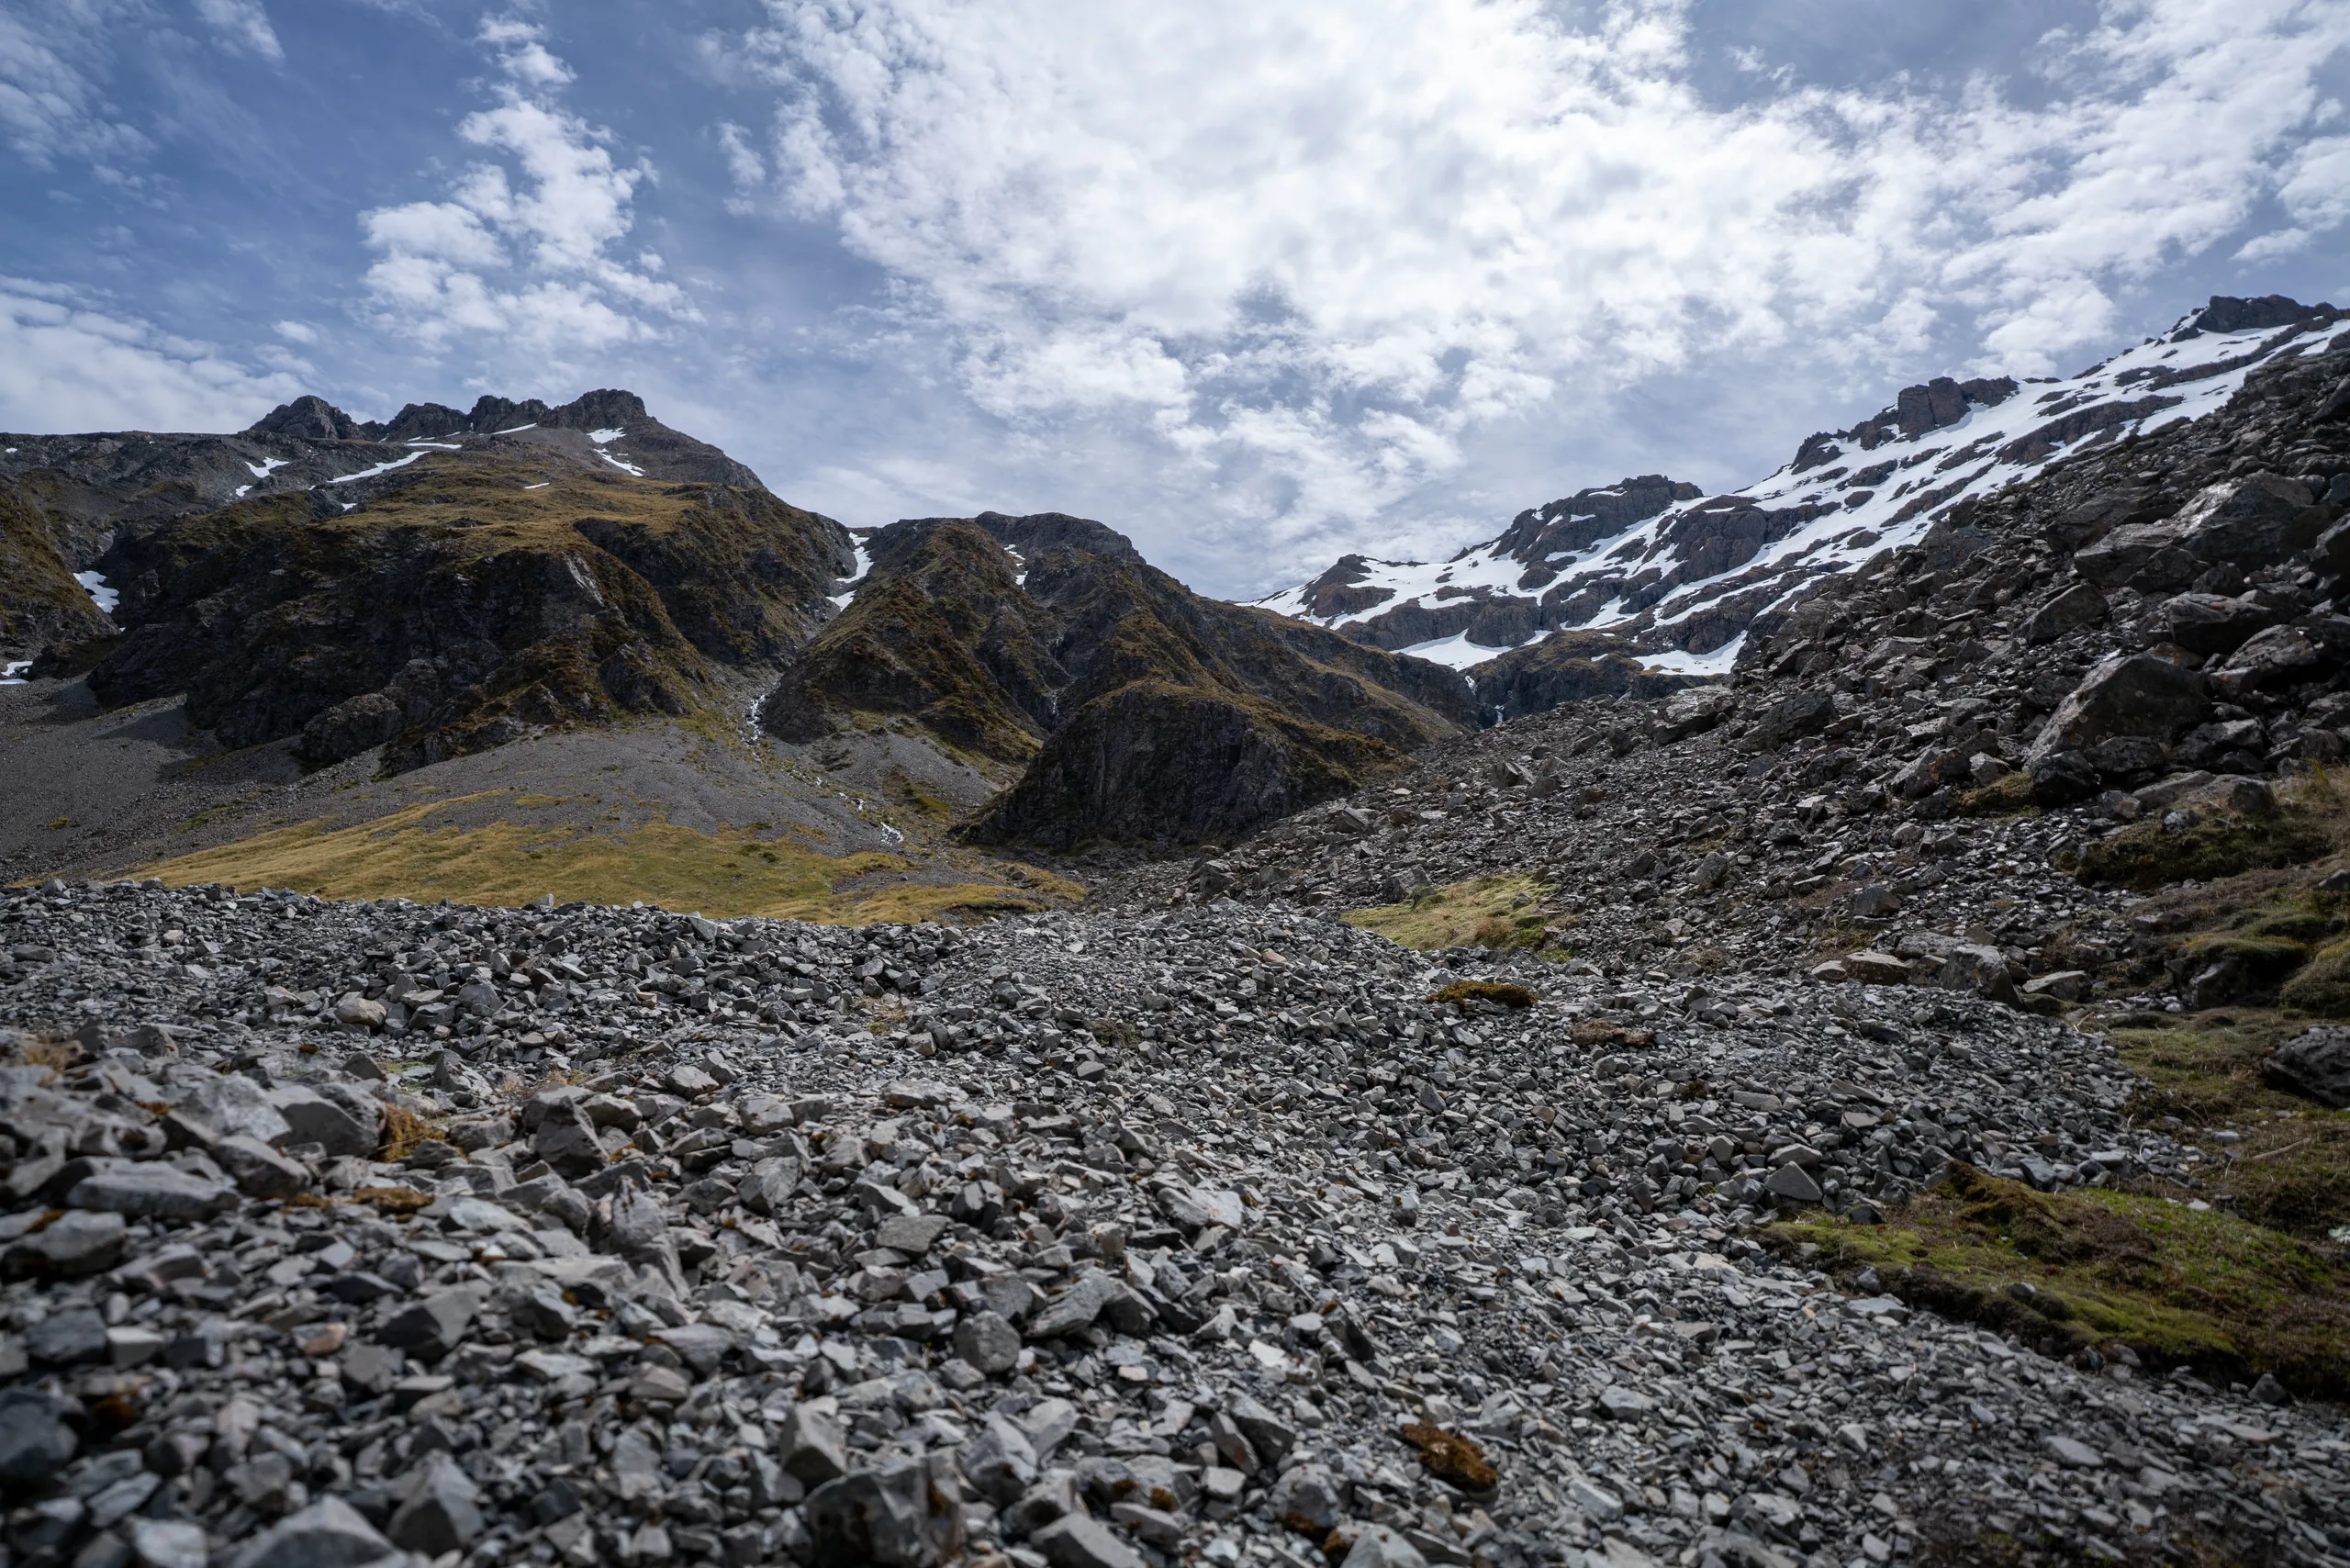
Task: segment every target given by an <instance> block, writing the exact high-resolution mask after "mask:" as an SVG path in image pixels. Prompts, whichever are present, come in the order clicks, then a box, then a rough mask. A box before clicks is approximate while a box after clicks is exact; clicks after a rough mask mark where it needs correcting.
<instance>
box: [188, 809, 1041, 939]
mask: <svg viewBox="0 0 2350 1568" xmlns="http://www.w3.org/2000/svg"><path fill="white" fill-rule="evenodd" d="M468 799H471V797H468ZM457 803H458V802H456V801H435V802H431V803H430V804H426V805H420V806H413V807H410V808H409V809H408V810H407V811H403V812H396V813H394V814H392V815H390V816H387V817H383V818H380V819H378V820H376V821H375V822H369V823H359V824H358V825H356V826H353V827H346V828H330V827H328V826H327V825H326V824H325V823H315V822H314V823H299V824H297V825H295V826H292V827H285V828H280V829H278V830H276V831H275V832H273V833H266V834H261V835H260V836H258V837H255V838H249V839H245V840H242V841H241V842H238V843H235V844H227V845H222V846H218V847H216V848H211V849H205V850H199V851H197V852H196V853H195V854H192V855H185V856H181V857H176V858H174V859H171V860H165V861H162V862H161V863H159V864H157V865H154V866H150V867H147V868H144V869H143V872H142V874H143V875H147V876H152V877H159V878H161V879H163V880H164V881H166V882H169V883H173V884H174V885H185V884H188V883H196V882H225V883H228V884H230V885H232V886H236V887H245V888H251V887H285V888H294V889H297V890H301V891H303V892H314V893H319V894H321V895H323V896H325V897H328V898H341V899H378V898H407V899H415V900H418V901H420V902H431V901H433V900H438V899H448V900H450V901H452V902H458V903H472V904H487V905H497V906H505V907H517V906H520V905H522V904H526V903H529V902H531V901H532V900H533V899H537V898H540V897H542V896H545V895H552V896H553V897H554V900H555V902H558V903H567V902H572V901H574V900H580V901H585V902H591V903H605V904H624V903H628V902H632V901H633V900H643V902H646V903H650V904H655V905H658V906H660V907H662V908H664V909H674V910H691V911H698V912H699V913H703V914H708V915H711V916H713V917H716V918H720V919H727V918H733V917H735V916H739V915H768V916H773V917H776V918H779V919H800V920H815V921H825V922H830V923H834V924H869V923H871V922H875V921H893V922H907V921H919V920H931V919H939V918H955V917H958V916H959V917H966V918H968V917H972V916H980V915H988V914H996V913H1024V912H1028V911H1033V910H1039V909H1047V908H1052V907H1054V906H1057V905H1060V904H1065V903H1069V902H1075V901H1076V900H1078V899H1080V898H1081V897H1082V896H1083V890H1082V889H1080V888H1079V887H1078V886H1077V885H1076V884H1075V883H1072V882H1069V881H1068V880H1066V879H1061V878H1057V877H1055V876H1053V875H1051V874H1050V873H1048V872H1044V871H1039V870H1036V869H1035V868H1031V867H1026V866H1022V865H1019V864H1018V863H1017V862H1013V861H990V860H985V859H982V858H980V857H975V856H963V857H953V858H951V859H942V860H937V861H932V862H928V863H918V862H916V861H914V860H912V859H910V858H908V857H904V856H899V855H884V854H876V853H866V854H858V855H846V856H826V855H818V854H815V853H812V852H811V851H810V850H808V849H806V848H803V847H801V846H799V845H797V844H794V843H792V842H790V841H789V840H786V839H760V838H756V837H754V836H752V835H750V834H743V833H727V834H701V833H696V832H694V831H692V830H691V829H688V828H683V827H677V826H674V825H672V824H669V823H648V824H647V825H645V826H643V827H641V828H638V829H635V830H634V831H632V832H628V833H620V834H596V833H591V832H588V831H587V830H586V829H583V828H579V827H576V826H570V825H558V826H539V825H532V824H528V823H512V822H492V823H485V824H483V825H482V826H479V827H474V828H461V827H456V826H447V825H439V824H436V823H433V822H432V821H431V818H432V815H433V813H434V812H438V811H440V810H442V807H443V806H447V805H454V804H457Z"/></svg>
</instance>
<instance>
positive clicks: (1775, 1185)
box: [1762, 1160, 1820, 1204]
mask: <svg viewBox="0 0 2350 1568" xmlns="http://www.w3.org/2000/svg"><path fill="white" fill-rule="evenodd" d="M1762 1186H1763V1190H1764V1191H1766V1192H1769V1193H1775V1194H1776V1195H1777V1196H1779V1197H1782V1198H1791V1199H1793V1200H1794V1201H1795V1202H1796V1203H1798V1204H1816V1203H1818V1202H1819V1196H1820V1194H1819V1183H1818V1182H1815V1181H1813V1180H1812V1179H1811V1172H1810V1171H1808V1170H1805V1169H1804V1168H1803V1167H1802V1166H1800V1165H1797V1164H1796V1162H1795V1161H1793V1160H1789V1161H1788V1162H1787V1163H1786V1164H1785V1165H1782V1166H1780V1167H1779V1168H1778V1169H1777V1170H1774V1171H1772V1172H1771V1174H1770V1175H1769V1176H1768V1177H1767V1178H1765V1179H1764V1181H1763V1182H1762Z"/></svg>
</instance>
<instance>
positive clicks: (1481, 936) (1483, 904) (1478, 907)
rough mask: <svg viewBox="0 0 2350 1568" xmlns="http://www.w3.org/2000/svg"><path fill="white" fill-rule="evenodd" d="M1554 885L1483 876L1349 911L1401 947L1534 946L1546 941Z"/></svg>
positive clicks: (1355, 921)
mask: <svg viewBox="0 0 2350 1568" xmlns="http://www.w3.org/2000/svg"><path fill="white" fill-rule="evenodd" d="M1549 893H1550V887H1549V885H1548V884H1547V883H1543V882H1539V881H1536V880H1535V879H1533V878H1531V877H1526V876H1512V877H1481V878H1478V879H1476V880H1474V881H1469V882H1453V883H1449V884H1448V885H1447V886H1444V887H1441V888H1435V889H1431V890H1429V891H1427V892H1425V893H1423V894H1421V895H1420V896H1419V897H1418V898H1416V899H1413V900H1412V901H1410V902H1407V903H1383V904H1374V905H1372V906H1371V908H1369V909H1356V910H1349V911H1348V912H1347V913H1346V916H1345V919H1346V922H1347V924H1349V925H1357V926H1360V927H1361V928H1362V929H1363V930H1365V931H1371V932H1376V933H1377V934H1378V935H1382V936H1384V937H1386V938H1387V939H1388V940H1389V941H1390V942H1393V943H1394V944H1395V945H1396V946H1400V947H1414V948H1417V949H1418V950H1420V951H1421V952H1436V951H1438V950H1440V949H1442V948H1446V947H1495V948H1503V947H1530V946H1534V945H1535V944H1537V943H1539V942H1540V941H1541V940H1542V930H1543V927H1544V925H1545V924H1547V923H1548V917H1547V916H1545V915H1544V914H1542V913H1540V906H1541V903H1542V901H1543V899H1544V898H1545V897H1547V896H1548V895H1549Z"/></svg>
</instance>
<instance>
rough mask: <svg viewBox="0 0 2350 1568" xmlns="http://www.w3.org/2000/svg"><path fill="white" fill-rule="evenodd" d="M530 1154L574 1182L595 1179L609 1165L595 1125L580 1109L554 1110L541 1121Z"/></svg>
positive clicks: (571, 1106) (568, 1107)
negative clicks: (584, 1178) (582, 1178)
mask: <svg viewBox="0 0 2350 1568" xmlns="http://www.w3.org/2000/svg"><path fill="white" fill-rule="evenodd" d="M531 1152H532V1154H535V1155H537V1156H538V1157H539V1158H540V1159H543V1160H545V1161H546V1162H547V1163H548V1164H549V1165H552V1166H554V1168H555V1169H556V1170H559V1171H561V1172H562V1173H563V1174H564V1175H565V1176H568V1177H571V1178H572V1179H574V1180H576V1179H578V1178H579V1177H582V1176H592V1175H594V1174H595V1173H596V1172H597V1171H599V1170H602V1169H603V1168H604V1167H605V1166H606V1165H608V1164H610V1156H609V1155H607V1154H606V1153H605V1152H604V1146H603V1144H602V1143H601V1142H599V1140H598V1139H597V1137H596V1125H595V1123H593V1122H591V1121H589V1120H588V1113H587V1112H586V1111H584V1110H582V1109H581V1108H580V1107H579V1106H577V1105H561V1106H557V1107H554V1108H553V1109H551V1110H549V1111H548V1112H546V1114H543V1116H541V1118H540V1120H539V1126H538V1130H537V1131H536V1132H534V1133H532V1135H531Z"/></svg>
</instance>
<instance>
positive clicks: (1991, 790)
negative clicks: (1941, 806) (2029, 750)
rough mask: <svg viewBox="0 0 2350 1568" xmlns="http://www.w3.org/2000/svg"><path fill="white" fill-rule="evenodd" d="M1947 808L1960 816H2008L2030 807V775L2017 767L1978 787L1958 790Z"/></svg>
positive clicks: (2027, 809) (2025, 810) (2028, 809)
mask: <svg viewBox="0 0 2350 1568" xmlns="http://www.w3.org/2000/svg"><path fill="white" fill-rule="evenodd" d="M1951 809H1952V810H1953V811H1954V812H1957V813H1958V814H1959V815H1961V816H1963V817H2009V816H2014V815H2016V814H2017V813H2019V812H2028V811H2030V810H2031V774H2029V773H2026V772H2024V771H2023V770H2022V769H2021V768H2018V769H2017V770H2016V771H2015V772H2013V773H2003V774H2001V775H2000V776H1999V777H1998V778H1995V779H1993V780H1992V781H1991V782H1990V783H1988V784H1986V785H1984V786H1983V787H1982V788H1981V789H1979V790H1964V791H1962V792H1961V793H1960V794H1959V795H1958V797H1957V798H1956V799H1954V800H1953V801H1952V802H1951Z"/></svg>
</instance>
